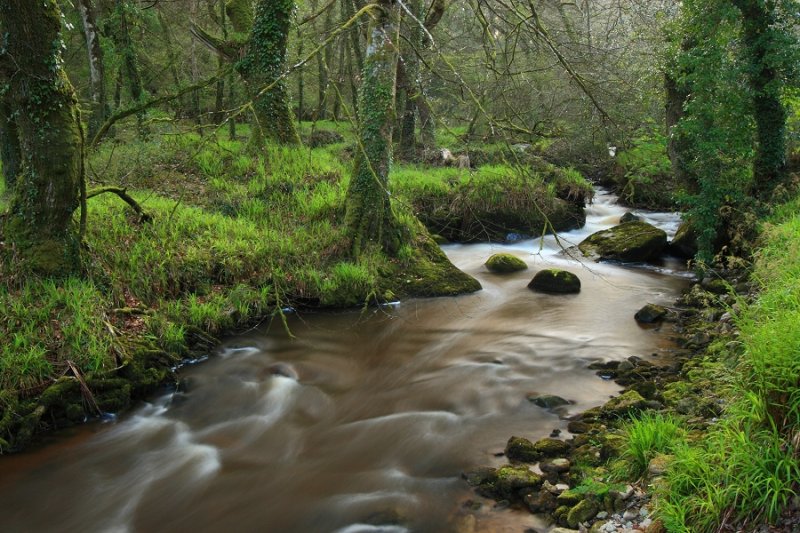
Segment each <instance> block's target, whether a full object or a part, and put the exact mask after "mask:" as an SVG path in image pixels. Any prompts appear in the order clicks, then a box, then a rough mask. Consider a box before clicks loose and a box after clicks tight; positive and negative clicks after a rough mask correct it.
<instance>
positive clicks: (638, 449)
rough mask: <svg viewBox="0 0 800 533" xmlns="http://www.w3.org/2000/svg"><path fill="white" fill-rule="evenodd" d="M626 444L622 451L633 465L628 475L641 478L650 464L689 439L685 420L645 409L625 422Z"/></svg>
mask: <svg viewBox="0 0 800 533" xmlns="http://www.w3.org/2000/svg"><path fill="white" fill-rule="evenodd" d="M622 430H623V432H624V434H625V438H626V446H625V449H624V451H623V452H622V458H623V459H624V460H625V464H627V465H628V466H629V471H628V472H625V474H626V476H628V477H631V478H639V477H641V476H643V475H644V474H645V472H647V465H648V464H649V463H650V461H651V460H652V459H653V458H654V457H655V456H656V455H659V454H671V453H672V452H673V451H674V450H675V448H676V446H677V445H678V444H679V443H681V442H682V441H683V440H684V439H685V432H684V431H683V429H682V428H681V421H680V420H678V419H677V418H675V417H674V416H672V415H668V414H662V413H659V412H652V411H645V412H643V413H642V414H641V415H639V416H638V417H636V418H634V419H633V420H631V421H629V422H626V423H625V424H623V426H622Z"/></svg>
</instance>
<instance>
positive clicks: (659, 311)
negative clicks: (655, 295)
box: [633, 304, 667, 324]
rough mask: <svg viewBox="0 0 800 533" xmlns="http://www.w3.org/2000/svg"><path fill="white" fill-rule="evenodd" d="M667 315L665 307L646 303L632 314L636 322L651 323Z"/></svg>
mask: <svg viewBox="0 0 800 533" xmlns="http://www.w3.org/2000/svg"><path fill="white" fill-rule="evenodd" d="M665 316H667V309H666V308H665V307H661V306H660V305H656V304H647V305H645V306H644V307H642V308H641V309H639V310H638V311H636V314H635V315H633V318H635V319H636V321H637V322H641V323H643V324H653V323H654V322H658V321H659V320H661V319H663V318H664V317H665Z"/></svg>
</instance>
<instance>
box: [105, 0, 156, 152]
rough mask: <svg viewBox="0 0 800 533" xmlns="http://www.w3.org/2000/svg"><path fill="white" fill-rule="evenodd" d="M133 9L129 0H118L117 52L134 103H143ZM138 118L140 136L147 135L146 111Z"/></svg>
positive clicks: (116, 10) (115, 33) (139, 114)
mask: <svg viewBox="0 0 800 533" xmlns="http://www.w3.org/2000/svg"><path fill="white" fill-rule="evenodd" d="M132 9H133V7H132V6H131V5H130V2H129V0H116V9H115V13H114V15H115V18H116V22H117V27H116V28H115V29H114V32H113V35H114V41H115V42H114V44H115V45H116V48H117V52H118V53H119V54H120V56H121V57H122V65H123V69H124V71H125V75H126V77H127V79H128V90H129V91H130V93H131V98H132V99H133V101H134V104H141V103H142V100H143V98H144V89H143V88H142V77H141V75H140V73H139V61H138V58H137V57H136V56H137V54H136V48H135V46H134V44H133V39H132V38H131V32H130V21H129V20H128V18H129V16H130V13H129V11H130V10H132ZM136 120H137V125H138V128H139V136H140V137H146V136H147V135H148V131H147V127H146V126H145V123H144V113H143V112H142V113H138V114H137V115H136Z"/></svg>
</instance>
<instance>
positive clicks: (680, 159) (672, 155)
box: [664, 72, 691, 185]
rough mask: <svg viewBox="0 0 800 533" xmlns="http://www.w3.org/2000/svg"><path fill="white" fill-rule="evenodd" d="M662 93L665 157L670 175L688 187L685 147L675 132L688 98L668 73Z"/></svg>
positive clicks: (684, 90) (685, 92)
mask: <svg viewBox="0 0 800 533" xmlns="http://www.w3.org/2000/svg"><path fill="white" fill-rule="evenodd" d="M664 92H665V99H666V126H667V156H668V157H669V161H670V163H671V165H672V174H673V175H674V176H675V178H676V179H677V180H678V181H679V182H680V183H683V184H685V185H690V181H691V180H689V176H688V174H687V172H686V163H685V161H684V157H685V154H684V152H685V151H686V147H685V146H684V144H685V142H682V141H681V139H680V138H679V136H678V133H677V132H676V131H675V127H676V126H677V125H678V122H680V120H681V118H683V115H684V111H683V106H684V104H685V103H686V100H687V98H689V91H688V90H687V88H686V87H683V86H681V85H679V84H678V82H677V81H676V80H675V77H674V76H673V75H672V74H671V73H670V72H665V73H664Z"/></svg>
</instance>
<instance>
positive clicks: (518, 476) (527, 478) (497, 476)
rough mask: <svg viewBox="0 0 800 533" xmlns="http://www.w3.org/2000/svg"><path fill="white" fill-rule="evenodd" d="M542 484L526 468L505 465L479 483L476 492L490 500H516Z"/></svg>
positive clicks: (538, 477)
mask: <svg viewBox="0 0 800 533" xmlns="http://www.w3.org/2000/svg"><path fill="white" fill-rule="evenodd" d="M542 483H544V480H543V479H542V477H541V476H539V475H538V474H536V473H534V472H532V471H531V470H530V469H528V467H526V466H519V465H505V466H501V467H500V468H498V469H497V470H495V471H494V472H493V474H492V475H491V476H490V477H489V478H488V479H486V480H485V481H484V482H483V483H481V484H480V486H479V487H478V492H479V493H480V494H482V495H484V496H487V497H490V498H499V499H504V500H517V499H520V498H523V497H525V496H526V495H527V494H530V493H532V492H534V491H536V490H538V489H539V488H540V487H541V486H542Z"/></svg>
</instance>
